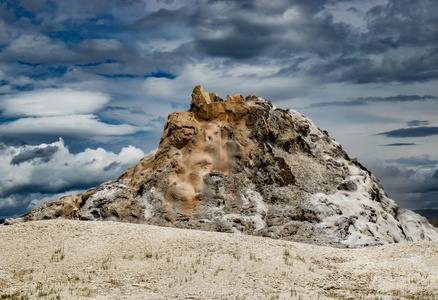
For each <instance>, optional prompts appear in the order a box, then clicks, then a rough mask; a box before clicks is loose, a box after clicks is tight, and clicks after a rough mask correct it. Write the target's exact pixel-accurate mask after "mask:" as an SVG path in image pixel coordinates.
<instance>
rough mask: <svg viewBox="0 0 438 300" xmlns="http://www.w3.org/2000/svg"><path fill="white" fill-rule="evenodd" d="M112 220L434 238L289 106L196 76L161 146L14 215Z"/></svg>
mask: <svg viewBox="0 0 438 300" xmlns="http://www.w3.org/2000/svg"><path fill="white" fill-rule="evenodd" d="M51 218H67V219H80V220H116V221H123V222H134V223H147V224H153V225H161V226H172V227H180V228H195V229H201V230H209V231H222V232H235V233H245V234H252V235H260V236H266V237H272V238H280V239H285V240H292V241H300V242H308V243H313V244H319V245H330V246H337V247H338V246H341V247H342V246H347V247H356V246H367V245H381V244H387V243H393V242H402V241H423V240H424V241H428V240H438V233H437V231H436V230H435V229H434V228H433V227H432V226H431V225H430V224H429V223H428V222H427V220H426V219H425V218H423V217H421V216H419V215H417V214H415V213H413V212H411V211H407V210H400V209H399V208H398V206H397V204H396V203H395V202H394V201H393V200H391V199H389V198H388V197H387V195H386V194H385V192H384V190H383V188H382V186H381V185H380V184H379V182H378V180H377V179H376V178H375V177H374V175H373V174H371V173H370V172H369V171H368V170H367V169H366V168H364V167H363V166H362V165H361V164H360V163H358V162H357V160H355V159H350V158H349V157H348V155H347V154H346V153H345V152H344V151H343V150H342V147H341V146H340V144H339V143H337V142H336V141H335V140H333V139H332V138H330V136H329V135H328V133H327V132H326V131H322V130H320V129H319V128H317V127H316V126H315V124H314V123H313V122H312V121H311V120H310V119H308V118H307V117H306V116H304V115H302V114H300V113H298V112H297V111H295V110H292V109H289V110H282V109H279V108H276V107H275V106H273V105H272V104H271V103H270V102H269V101H267V100H264V99H262V98H259V97H257V96H255V95H250V96H248V97H246V99H244V98H243V97H242V96H241V95H234V96H227V98H226V100H223V99H221V98H220V97H219V96H218V95H217V94H215V93H206V92H204V91H203V89H202V87H201V86H196V87H195V88H194V90H193V93H192V102H191V106H190V109H189V110H188V111H182V112H175V113H172V114H170V115H169V118H168V121H167V123H166V125H165V128H164V132H163V136H162V138H161V141H160V145H159V148H158V151H157V152H156V154H154V155H149V156H147V157H144V158H143V159H142V160H141V161H140V162H139V163H138V164H137V165H136V166H134V167H131V168H129V169H128V170H127V171H126V172H125V174H123V175H122V176H121V177H120V178H118V179H117V180H115V181H111V182H107V183H104V184H102V185H100V186H99V187H97V188H93V189H90V190H88V191H87V192H86V193H84V194H82V195H76V196H67V197H63V198H61V199H59V200H57V201H55V202H51V203H46V204H44V205H43V206H42V207H40V208H37V209H34V210H32V211H30V212H29V213H27V214H25V215H23V216H21V217H19V218H17V219H16V220H6V224H11V223H14V222H20V221H29V220H41V219H51Z"/></svg>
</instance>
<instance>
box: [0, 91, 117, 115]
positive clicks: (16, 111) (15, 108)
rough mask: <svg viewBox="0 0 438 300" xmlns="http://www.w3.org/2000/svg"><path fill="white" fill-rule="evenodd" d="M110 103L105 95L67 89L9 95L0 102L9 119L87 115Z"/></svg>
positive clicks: (4, 113)
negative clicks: (17, 117) (16, 117)
mask: <svg viewBox="0 0 438 300" xmlns="http://www.w3.org/2000/svg"><path fill="white" fill-rule="evenodd" d="M109 101H110V97H109V96H108V95H106V94H104V93H98V92H88V91H76V90H72V89H67V88H61V89H42V90H34V91H30V92H21V93H18V94H15V95H9V96H6V97H5V98H3V99H2V100H1V102H0V107H2V108H3V110H4V111H3V115H4V116H7V117H11V116H13V117H15V116H20V117H21V116H23V117H30V116H34V117H43V116H62V115H72V114H87V113H92V112H95V111H97V110H98V109H100V108H102V106H104V105H105V104H107V103H108V102H109Z"/></svg>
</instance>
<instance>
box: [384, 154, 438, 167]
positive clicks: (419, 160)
mask: <svg viewBox="0 0 438 300" xmlns="http://www.w3.org/2000/svg"><path fill="white" fill-rule="evenodd" d="M385 162H386V163H397V164H399V165H404V166H410V167H413V166H423V167H434V166H435V165H437V164H438V161H437V160H431V159H430V156H429V155H420V156H413V157H401V158H397V159H389V160H386V161H385Z"/></svg>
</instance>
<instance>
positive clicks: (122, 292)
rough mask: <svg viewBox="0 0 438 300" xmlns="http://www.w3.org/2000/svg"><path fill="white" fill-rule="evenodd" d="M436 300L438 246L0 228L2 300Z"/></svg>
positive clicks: (104, 227) (51, 225) (96, 227)
mask: <svg viewBox="0 0 438 300" xmlns="http://www.w3.org/2000/svg"><path fill="white" fill-rule="evenodd" d="M38 298H41V299H85V298H91V299H333V298H334V299H405V298H408V299H438V243H437V242H424V243H403V244H393V245H388V246H383V247H372V248H364V249H333V248H325V247H319V246H313V245H306V244H299V243H293V242H286V241H281V240H272V239H267V238H260V237H253V236H243V235H233V234H224V233H213V232H200V231H196V230H184V229H172V228H161V227H154V226H147V225H137V224H126V223H114V222H81V221H66V220H56V221H38V222H29V223H24V224H17V225H13V226H0V299H38Z"/></svg>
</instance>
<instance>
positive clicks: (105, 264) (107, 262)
mask: <svg viewBox="0 0 438 300" xmlns="http://www.w3.org/2000/svg"><path fill="white" fill-rule="evenodd" d="M100 268H101V269H102V270H109V269H110V268H111V257H110V256H108V257H106V258H105V259H104V260H103V261H102V264H101V265H100Z"/></svg>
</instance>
